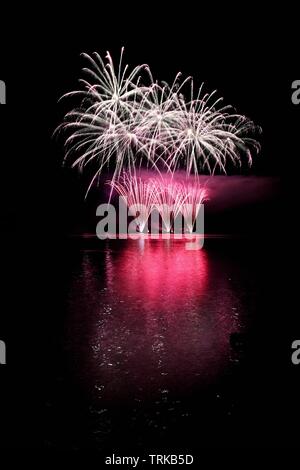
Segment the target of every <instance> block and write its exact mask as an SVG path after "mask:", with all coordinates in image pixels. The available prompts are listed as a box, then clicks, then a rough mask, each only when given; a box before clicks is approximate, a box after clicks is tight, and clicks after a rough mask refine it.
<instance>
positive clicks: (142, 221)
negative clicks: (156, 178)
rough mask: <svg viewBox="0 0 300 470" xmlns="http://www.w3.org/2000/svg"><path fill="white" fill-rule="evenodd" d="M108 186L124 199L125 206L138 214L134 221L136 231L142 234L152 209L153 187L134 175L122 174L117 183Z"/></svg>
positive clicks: (112, 182) (111, 182)
mask: <svg viewBox="0 0 300 470" xmlns="http://www.w3.org/2000/svg"><path fill="white" fill-rule="evenodd" d="M108 184H109V185H110V186H111V188H112V189H114V190H115V191H116V192H117V193H118V194H119V195H120V196H122V198H123V199H124V201H125V203H126V204H127V206H128V207H129V208H130V209H131V210H132V211H134V212H135V213H137V214H138V216H137V217H136V219H135V222H136V224H137V230H138V231H139V232H143V231H144V229H145V226H146V223H147V221H148V218H149V216H150V213H151V211H152V208H153V202H154V195H155V186H154V185H153V184H152V183H151V182H145V181H143V180H142V179H141V178H140V177H137V176H136V175H134V176H133V175H131V174H126V173H124V174H123V175H122V176H121V178H120V179H119V181H113V180H112V181H108Z"/></svg>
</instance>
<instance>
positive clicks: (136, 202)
mask: <svg viewBox="0 0 300 470" xmlns="http://www.w3.org/2000/svg"><path fill="white" fill-rule="evenodd" d="M107 184H109V185H110V187H111V188H112V190H115V191H116V192H117V193H118V194H119V195H120V196H122V197H123V199H124V201H125V202H126V204H127V206H128V208H130V210H131V211H132V212H133V213H134V215H136V214H138V215H137V217H136V224H137V229H138V231H140V232H143V231H144V229H145V226H146V224H147V222H148V219H149V217H150V214H151V212H152V211H154V210H155V209H156V210H157V211H158V213H159V214H160V216H161V219H162V222H163V227H162V228H163V231H164V232H166V233H170V232H171V230H172V226H173V225H174V221H175V220H176V218H177V216H178V215H179V214H182V216H183V217H184V221H185V226H186V227H187V229H188V231H189V232H190V233H192V232H193V226H194V223H195V220H196V218H197V215H198V212H199V210H200V205H201V204H203V203H204V202H205V201H206V200H207V196H208V191H207V189H206V188H205V187H204V186H201V185H200V184H199V183H198V182H196V183H191V182H188V183H186V182H174V181H173V180H172V179H166V178H162V177H159V178H150V179H148V180H143V179H142V178H141V177H138V176H136V175H131V174H130V173H124V174H123V175H122V176H121V177H120V179H119V181H112V180H111V181H108V182H107Z"/></svg>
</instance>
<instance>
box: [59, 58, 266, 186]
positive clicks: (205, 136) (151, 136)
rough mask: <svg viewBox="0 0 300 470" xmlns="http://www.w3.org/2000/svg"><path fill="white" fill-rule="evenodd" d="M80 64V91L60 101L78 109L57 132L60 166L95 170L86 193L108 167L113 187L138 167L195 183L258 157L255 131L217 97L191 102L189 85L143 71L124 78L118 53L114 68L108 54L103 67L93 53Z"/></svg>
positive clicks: (203, 96)
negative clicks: (179, 174)
mask: <svg viewBox="0 0 300 470" xmlns="http://www.w3.org/2000/svg"><path fill="white" fill-rule="evenodd" d="M83 57H84V58H85V60H86V61H87V62H88V67H86V68H84V69H83V72H84V73H85V74H86V75H87V76H88V78H87V79H83V80H80V83H81V85H82V87H83V89H81V90H77V91H74V92H71V93H67V94H66V95H64V96H65V97H76V96H78V97H79V98H80V99H81V102H80V105H79V108H78V109H74V110H73V111H71V112H69V113H67V114H66V116H65V121H64V123H63V124H61V126H59V128H58V130H63V131H65V132H66V135H67V137H66V139H65V148H66V153H65V158H66V159H68V158H70V157H72V158H73V155H75V156H76V157H75V159H74V160H73V164H72V166H74V167H78V168H79V169H80V170H81V171H82V170H83V169H84V168H85V167H86V166H87V165H90V164H93V168H95V170H94V176H93V177H92V179H91V182H90V185H89V187H88V191H89V190H90V188H91V187H92V185H93V183H94V181H95V180H96V178H97V177H99V176H100V175H101V172H102V171H103V169H104V168H105V167H107V168H109V167H110V166H113V177H112V181H113V182H114V181H118V180H119V178H120V177H121V174H122V173H123V171H125V170H127V171H129V173H131V174H133V175H134V174H135V172H136V170H137V169H138V168H140V167H141V165H142V164H143V163H144V162H146V164H147V167H148V166H150V167H152V168H154V169H155V170H156V171H157V172H159V173H162V172H163V171H164V170H165V171H167V172H169V173H170V174H173V173H174V172H175V171H176V170H177V169H178V168H184V169H185V170H186V172H187V174H191V173H193V174H196V175H197V174H198V173H200V172H206V173H209V174H214V173H215V172H216V171H219V172H221V173H226V167H227V165H228V164H229V162H231V163H232V164H233V165H237V166H241V165H242V161H243V158H242V157H243V156H244V155H246V157H247V163H248V164H249V165H251V163H252V151H253V150H255V151H258V150H259V144H258V142H257V141H256V140H255V139H254V138H252V137H251V134H253V133H254V131H255V130H259V129H258V128H257V127H255V126H254V124H253V122H252V121H250V120H249V119H247V118H246V117H244V116H240V115H238V114H236V113H234V112H233V111H232V108H231V107H230V106H223V105H222V104H221V102H222V98H219V99H216V98H215V97H214V96H215V91H214V92H213V93H210V94H204V93H203V84H202V85H201V87H200V88H199V90H198V92H197V93H196V94H195V93H194V85H193V80H192V79H191V77H188V78H186V79H184V80H183V79H181V74H177V75H176V77H175V79H174V81H173V83H172V84H171V85H170V86H169V85H168V84H166V83H164V82H162V83H158V82H155V81H154V79H153V77H152V73H151V71H150V68H149V67H148V66H147V65H146V64H144V65H140V66H137V67H135V68H134V69H133V70H131V71H130V70H129V68H128V65H126V66H125V67H123V49H122V50H121V56H120V61H119V64H118V67H117V68H115V66H114V63H113V60H112V58H111V56H110V54H109V53H107V55H106V60H103V59H102V58H101V57H100V55H99V54H97V53H93V54H92V55H91V56H89V55H87V54H83ZM186 97H187V98H186ZM88 191H87V192H88Z"/></svg>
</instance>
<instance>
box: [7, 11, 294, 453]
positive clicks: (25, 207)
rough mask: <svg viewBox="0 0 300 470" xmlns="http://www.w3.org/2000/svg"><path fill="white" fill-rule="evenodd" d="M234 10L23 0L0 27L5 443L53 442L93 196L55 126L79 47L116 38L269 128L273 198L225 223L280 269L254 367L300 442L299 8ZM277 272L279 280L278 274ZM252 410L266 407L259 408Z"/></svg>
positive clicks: (259, 167) (256, 170)
mask: <svg viewBox="0 0 300 470" xmlns="http://www.w3.org/2000/svg"><path fill="white" fill-rule="evenodd" d="M236 13H237V12H236V11H235V12H232V14H231V13H230V12H229V11H227V16H226V17H225V16H223V12H221V11H219V12H216V11H215V12H211V13H207V12H204V11H201V8H200V11H199V12H196V11H194V10H193V9H191V7H190V6H186V7H185V6H184V5H181V6H180V8H179V10H177V12H174V11H172V12H166V14H165V15H163V14H162V11H161V8H160V7H159V8H156V7H154V5H148V6H147V9H143V10H142V8H141V7H139V8H137V7H134V6H126V7H125V6H123V7H122V9H119V7H117V6H116V7H115V8H114V9H111V10H110V11H106V10H105V9H103V8H101V9H100V8H99V9H97V8H95V9H94V8H93V7H91V6H87V7H84V6H81V7H80V9H79V8H78V11H76V8H75V9H74V10H73V9H72V12H71V10H70V11H69V12H68V14H64V13H63V12H62V11H61V9H59V8H58V7H56V6H55V5H54V4H53V5H52V7H51V9H48V10H47V8H45V9H43V11H41V12H37V11H36V10H34V11H31V10H26V12H22V11H21V10H20V8H18V12H17V14H15V15H11V14H10V15H9V16H8V19H9V22H8V24H10V27H9V28H7V30H6V31H4V30H3V31H2V32H1V63H0V71H1V75H0V79H2V80H5V82H6V85H7V105H6V106H1V107H0V122H1V157H2V159H1V170H2V171H1V235H2V242H1V247H2V250H1V257H2V262H1V265H2V270H3V275H2V280H3V281H2V287H3V296H2V306H1V314H0V315H1V319H0V339H3V340H5V341H6V343H7V360H8V364H7V366H5V367H4V366H3V367H2V366H1V368H0V380H1V385H0V386H1V389H0V393H1V394H0V397H1V402H0V410H1V431H2V432H3V431H4V432H3V438H2V442H3V443H4V444H5V443H6V444H7V445H9V446H13V447H25V448H27V447H31V448H43V447H44V446H45V442H44V441H45V439H44V436H45V435H47V430H45V429H44V427H45V421H44V418H43V417H44V409H45V406H46V404H45V398H44V397H45V396H46V391H45V388H46V387H48V386H49V381H48V379H49V377H51V374H52V373H53V369H55V368H56V367H59V352H58V351H59V348H58V345H57V343H59V339H58V338H59V334H60V333H59V331H60V326H61V321H62V320H61V318H62V316H63V314H64V311H63V307H62V305H61V304H60V300H61V298H62V297H63V294H64V284H63V279H64V278H63V274H62V272H63V269H64V263H65V262H66V261H65V256H64V255H65V252H66V250H67V246H68V243H69V239H68V235H70V233H72V232H73V231H74V230H80V229H81V226H80V224H81V221H83V222H82V223H83V225H84V221H85V220H86V218H88V219H89V217H90V213H89V210H88V209H87V206H86V203H85V202H84V201H83V197H84V192H85V187H86V184H85V182H84V180H83V179H82V178H81V177H79V176H78V175H77V173H76V172H74V171H70V170H69V169H68V168H62V166H61V162H62V157H63V152H62V143H61V142H60V143H57V142H56V141H55V140H54V139H53V138H52V133H53V131H54V129H55V128H56V126H57V125H58V124H59V123H60V122H61V119H62V117H63V113H64V105H58V104H57V101H58V99H59V98H60V96H61V95H62V94H64V93H65V92H67V91H70V90H72V89H74V88H75V87H76V86H77V78H78V77H79V72H80V68H81V67H82V66H83V62H82V59H81V58H80V53H81V52H83V51H84V52H92V51H93V50H97V51H98V52H101V53H104V52H105V51H106V50H109V51H110V52H111V53H112V55H113V56H116V57H118V55H119V51H120V48H121V46H125V62H126V63H127V62H128V63H129V64H133V65H137V64H139V63H142V62H145V63H149V65H150V66H151V69H152V72H153V74H154V76H156V77H157V78H162V79H165V80H166V81H170V80H172V78H173V77H174V75H175V74H176V73H177V71H178V70H181V71H183V73H184V74H186V75H193V76H194V77H195V80H196V83H198V84H200V83H201V82H202V81H205V82H206V83H207V87H208V89H209V90H212V89H215V88H217V89H218V90H219V93H220V95H222V96H224V97H225V102H226V103H231V104H233V105H236V106H237V109H238V111H239V112H240V113H241V114H245V115H247V116H249V117H250V118H252V119H253V120H254V121H255V122H256V123H257V124H259V125H260V126H261V127H262V128H263V135H262V139H261V141H262V151H261V154H260V156H259V158H258V159H257V161H256V162H255V165H254V167H253V169H252V170H251V173H250V174H255V175H261V176H274V177H279V178H280V179H281V182H282V183H281V189H280V191H279V190H278V186H276V191H274V194H273V195H272V197H271V199H268V201H267V202H264V203H263V204H262V205H255V206H251V205H250V206H248V207H247V208H246V211H247V212H246V214H245V208H241V209H239V210H237V211H236V212H234V214H230V213H227V214H226V217H224V224H225V225H224V227H225V229H227V228H228V226H229V227H230V226H231V223H230V221H236V220H239V221H240V225H239V226H240V228H241V231H242V232H243V233H245V232H247V231H248V229H249V230H251V233H255V232H256V231H259V234H260V236H261V237H263V238H265V239H266V238H267V237H268V239H269V240H270V245H271V246H272V248H273V252H274V258H273V257H270V260H269V261H270V273H271V272H272V273H274V270H275V271H276V273H277V284H276V285H274V286H273V285H269V284H268V276H266V279H265V282H266V292H268V293H269V294H271V293H274V297H273V298H267V299H266V306H268V307H269V309H270V311H271V310H272V315H270V312H269V315H268V319H270V318H271V317H272V318H273V321H270V322H269V320H268V321H267V320H266V321H265V322H263V324H262V329H261V331H259V332H256V333H255V334H256V338H257V339H258V343H257V344H258V345H259V346H258V352H257V355H256V357H255V364H252V365H251V364H250V366H249V367H250V369H251V372H252V373H253V376H254V377H256V380H258V381H259V380H262V382H263V376H264V372H265V367H268V368H269V369H268V370H270V369H271V371H272V373H270V376H271V377H272V383H270V384H268V387H269V388H267V389H264V390H263V391H262V393H263V394H268V393H269V391H272V394H271V393H270V407H269V409H268V411H267V413H269V414H270V416H271V415H272V417H273V418H274V416H276V415H277V426H278V433H279V434H280V439H279V440H280V442H281V445H282V447H289V446H293V445H294V446H296V444H297V441H298V440H299V439H297V437H298V434H299V431H298V423H299V375H300V366H299V367H298V368H297V367H296V366H293V365H292V364H291V360H290V356H291V343H292V341H293V340H294V339H299V334H300V333H299V329H297V325H296V323H297V317H298V310H299V309H298V301H297V299H298V294H297V279H296V278H297V271H298V269H297V266H298V265H297V262H296V259H297V255H298V242H297V225H296V221H297V215H298V210H297V188H298V186H299V185H298V182H297V179H298V165H299V164H298V155H299V150H298V146H297V140H298V129H299V122H300V106H298V107H297V106H294V105H293V104H292V103H291V83H292V81H293V80H295V79H297V78H299V61H298V60H297V57H298V56H299V51H297V46H296V42H295V40H294V38H293V31H296V25H295V24H293V15H292V13H288V14H287V16H285V15H283V12H277V13H279V15H278V18H277V19H276V20H275V16H274V14H275V12H274V11H273V12H272V19H270V18H263V16H262V12H259V11H257V12H253V11H252V12H251V13H252V14H251V15H250V13H248V12H247V14H246V12H239V13H240V15H239V18H237V17H236V16H235V15H236ZM228 14H229V15H228ZM228 16H229V17H230V18H229V20H230V21H228V19H227V18H228ZM279 17H280V19H279ZM287 31H288V32H287ZM297 52H298V54H297ZM83 183H84V184H83ZM87 213H88V215H86V214H87ZM225 221H226V222H225ZM228 221H229V222H228ZM252 221H253V222H252ZM226 224H227V225H226ZM235 228H236V227H235ZM225 229H224V230H225ZM270 277H271V279H272V282H273V281H274V275H273V276H270ZM268 307H267V308H268ZM57 332H58V333H57ZM298 369H299V370H298ZM256 372H257V375H255V374H256ZM62 374H63V372H62ZM62 393H64V391H63V390H62ZM256 413H257V415H256V416H257V418H258V419H259V416H260V413H263V410H256ZM2 417H4V419H3V420H2ZM2 423H5V424H2ZM46 426H47V424H46ZM251 426H253V422H252V423H250V424H249V429H248V432H249V446H250V447H251V435H253V434H255V429H251ZM257 426H259V422H257ZM271 428H272V425H271V420H270V433H269V435H268V432H266V447H272V445H273V444H274V432H273V431H272V429H271ZM271 431H272V432H271ZM297 433H298V434H297ZM4 446H5V445H4ZM277 446H278V444H277ZM0 447H1V443H0Z"/></svg>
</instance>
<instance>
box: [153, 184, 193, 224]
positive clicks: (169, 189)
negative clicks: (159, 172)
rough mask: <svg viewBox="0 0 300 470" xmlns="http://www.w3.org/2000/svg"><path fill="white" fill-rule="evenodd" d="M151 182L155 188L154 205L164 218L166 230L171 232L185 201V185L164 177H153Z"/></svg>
mask: <svg viewBox="0 0 300 470" xmlns="http://www.w3.org/2000/svg"><path fill="white" fill-rule="evenodd" d="M150 182H151V183H152V185H153V187H154V188H155V199H154V207H155V208H156V209H157V210H158V212H159V214H160V216H161V218H162V221H163V225H164V230H165V231H166V232H167V233H169V232H170V231H171V228H172V224H173V222H174V220H175V219H176V217H177V216H178V214H179V213H180V212H181V209H182V205H183V204H184V201H185V194H184V192H183V186H182V184H180V183H176V182H173V181H168V180H165V179H163V178H157V179H151V180H150Z"/></svg>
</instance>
